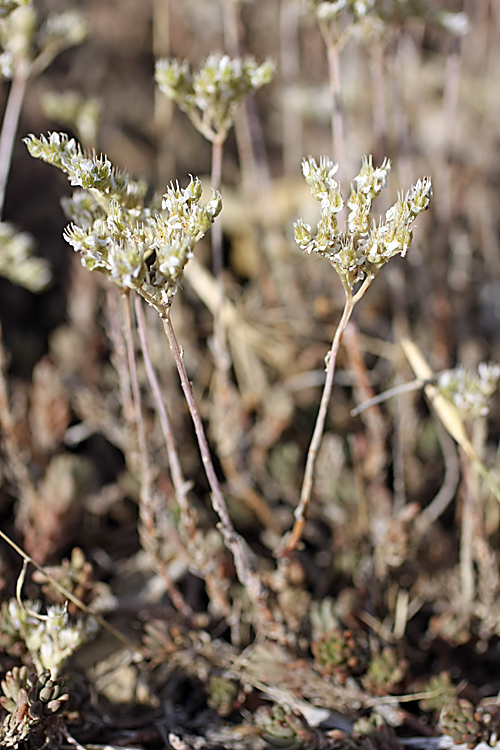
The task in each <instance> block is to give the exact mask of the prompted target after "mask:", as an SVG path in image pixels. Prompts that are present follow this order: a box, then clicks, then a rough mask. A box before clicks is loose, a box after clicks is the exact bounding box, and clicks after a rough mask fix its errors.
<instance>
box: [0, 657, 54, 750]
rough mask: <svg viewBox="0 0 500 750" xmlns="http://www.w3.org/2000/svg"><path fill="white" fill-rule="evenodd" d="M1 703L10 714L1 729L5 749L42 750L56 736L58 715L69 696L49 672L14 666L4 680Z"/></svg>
mask: <svg viewBox="0 0 500 750" xmlns="http://www.w3.org/2000/svg"><path fill="white" fill-rule="evenodd" d="M2 692H3V695H2V696H1V697H0V703H1V705H2V706H3V708H4V709H5V710H6V711H7V716H6V717H5V719H4V721H3V724H2V726H1V727H0V744H1V745H2V747H25V746H26V745H25V743H27V744H28V746H32V745H33V746H34V747H41V746H42V743H43V744H48V743H49V741H50V738H53V737H54V735H56V734H57V729H58V723H59V714H60V713H62V711H64V709H65V707H66V705H67V702H68V700H69V693H68V691H67V690H66V689H65V688H64V686H63V685H62V683H60V682H58V681H56V680H54V679H52V678H51V675H50V671H49V670H48V669H47V670H44V671H43V672H41V673H40V674H36V672H32V673H30V672H29V670H28V667H26V666H23V667H14V668H13V669H12V670H11V671H9V672H7V673H6V675H5V679H3V680H2Z"/></svg>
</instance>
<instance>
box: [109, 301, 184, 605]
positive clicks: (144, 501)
mask: <svg viewBox="0 0 500 750" xmlns="http://www.w3.org/2000/svg"><path fill="white" fill-rule="evenodd" d="M123 302H124V317H125V341H126V344H127V356H128V363H129V371H130V382H131V385H132V394H133V398H134V407H135V421H136V425H137V443H138V447H139V461H140V476H141V489H140V507H139V511H140V516H141V522H142V530H141V532H140V534H141V541H142V544H143V547H144V549H145V550H147V551H148V552H149V554H150V555H151V556H152V558H153V560H154V561H155V563H156V565H157V567H158V573H159V574H160V575H161V577H162V578H163V580H164V582H165V587H166V589H167V593H168V595H169V597H170V599H171V601H172V604H173V605H174V607H176V609H177V610H178V611H179V612H182V614H183V615H184V616H185V617H187V618H190V617H191V616H192V614H193V612H192V609H191V607H189V605H188V604H186V602H185V601H184V598H183V596H182V594H181V593H180V591H179V590H178V589H177V587H176V586H175V584H174V582H173V581H172V579H171V577H170V575H169V573H168V570H167V567H166V565H165V564H164V562H163V560H162V559H161V556H160V553H159V549H158V543H157V538H156V536H157V535H156V529H155V514H154V508H153V487H152V480H151V467H150V464H149V455H148V446H147V440H146V428H145V425H144V416H143V413H142V404H141V392H140V388H139V379H138V377H137V367H136V362H135V352H134V336H133V330H132V309H131V304H130V294H127V295H126V296H124V297H123Z"/></svg>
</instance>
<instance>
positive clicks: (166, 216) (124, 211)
mask: <svg viewBox="0 0 500 750" xmlns="http://www.w3.org/2000/svg"><path fill="white" fill-rule="evenodd" d="M25 143H26V145H27V147H28V150H29V152H30V154H31V156H33V157H35V158H37V159H42V160H43V161H46V162H47V163H49V164H53V165H54V166H56V167H59V169H61V170H62V171H63V172H64V173H65V174H66V175H67V176H68V179H69V180H70V182H71V184H72V185H73V186H76V187H80V188H83V190H84V191H85V192H82V191H78V192H77V193H76V194H75V195H74V196H73V198H72V199H70V200H67V201H65V202H64V203H63V207H64V209H65V211H66V213H67V214H68V216H69V218H70V219H71V220H72V222H73V223H71V224H70V225H69V226H68V227H66V229H65V232H64V238H65V239H66V241H67V242H68V243H69V244H70V245H71V246H72V247H73V248H74V250H75V251H77V252H79V253H80V256H81V259H82V264H83V265H84V266H85V267H86V268H88V269H89V270H91V271H93V270H97V271H100V272H101V273H103V274H105V275H106V276H108V277H109V278H110V279H111V280H112V281H113V282H114V283H115V284H117V286H119V287H120V288H121V289H122V290H126V289H135V290H136V291H137V292H138V293H139V294H141V296H143V297H144V299H145V300H146V301H147V302H148V303H149V304H150V305H152V306H153V307H155V308H156V309H157V310H158V312H159V313H160V315H163V316H164V315H165V314H166V313H167V310H168V308H169V306H170V304H171V302H172V299H173V297H174V295H175V293H176V291H177V289H178V287H179V284H180V281H181V278H182V274H183V272H184V267H185V265H186V263H187V261H188V260H189V259H190V258H191V256H192V253H193V248H194V246H195V244H196V243H197V242H198V241H199V240H200V239H201V238H202V237H203V235H204V234H205V233H206V232H207V230H208V229H209V227H210V226H211V225H212V223H213V221H214V220H215V218H216V216H218V214H219V213H220V210H221V208H222V202H221V197H220V194H219V193H218V192H213V194H212V198H211V200H209V201H208V202H207V203H206V204H205V205H202V204H201V203H200V200H201V197H202V189H201V183H200V181H199V180H198V179H197V178H196V179H195V178H193V177H191V180H190V182H189V184H188V186H187V187H185V188H181V187H180V186H179V184H178V183H176V184H174V183H172V184H171V185H170V187H169V188H168V189H167V192H166V193H165V194H164V196H163V200H162V201H161V204H160V205H158V201H157V200H156V199H153V201H152V203H151V204H150V205H148V206H147V205H145V202H144V197H145V194H146V186H145V185H144V184H143V183H139V182H135V181H134V180H132V179H130V177H129V176H128V174H127V173H126V172H125V171H121V170H117V169H116V168H115V167H113V165H112V164H111V162H110V161H109V159H107V158H106V157H105V156H100V157H98V156H96V154H91V155H87V154H85V153H84V152H83V151H82V149H81V147H80V146H79V145H78V144H77V143H76V142H75V140H74V139H70V138H69V137H68V136H67V135H66V134H65V133H51V135H50V136H49V138H45V137H44V136H41V137H40V138H35V136H33V135H31V136H29V137H28V138H26V139H25Z"/></svg>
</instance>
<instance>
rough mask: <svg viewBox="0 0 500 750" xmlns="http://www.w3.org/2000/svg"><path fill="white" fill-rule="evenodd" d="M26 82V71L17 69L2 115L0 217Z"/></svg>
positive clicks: (0, 134) (0, 137)
mask: <svg viewBox="0 0 500 750" xmlns="http://www.w3.org/2000/svg"><path fill="white" fill-rule="evenodd" d="M27 83H28V74H27V72H26V71H24V70H19V71H16V72H15V73H14V77H13V79H12V83H11V85H10V91H9V97H8V99H7V106H6V108H5V114H4V117H3V123H2V132H1V133H0V218H1V217H2V214H3V207H4V203H5V191H6V189H7V181H8V179H9V172H10V165H11V162H12V151H13V147H14V139H15V137H16V133H17V127H18V124H19V115H20V114H21V107H22V106H23V101H24V95H25V93H26V85H27Z"/></svg>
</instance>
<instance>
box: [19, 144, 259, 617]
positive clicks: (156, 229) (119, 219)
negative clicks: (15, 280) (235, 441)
mask: <svg viewBox="0 0 500 750" xmlns="http://www.w3.org/2000/svg"><path fill="white" fill-rule="evenodd" d="M25 143H26V145H27V148H28V151H29V153H30V154H31V155H32V156H33V157H34V158H38V159H42V160H43V161H45V162H47V163H49V164H53V165H54V166H56V167H58V168H59V169H61V170H62V171H63V172H64V173H65V174H66V175H67V177H68V179H69V181H70V182H71V184H72V185H73V186H74V187H76V188H79V190H77V191H76V193H75V194H74V195H73V197H72V198H71V199H69V200H66V201H64V204H63V206H64V209H65V211H66V213H67V214H68V216H69V217H70V218H71V219H72V223H71V224H70V225H69V226H68V227H66V229H65V231H64V237H65V239H66V241H67V242H68V243H69V244H70V245H71V246H72V247H73V248H74V249H75V250H76V251H77V252H78V253H79V254H80V257H81V259H82V264H83V265H84V266H85V267H86V268H87V269H88V270H90V271H99V272H100V273H102V274H104V275H105V276H107V277H108V278H109V279H110V280H111V281H113V283H114V284H116V286H118V288H119V289H120V291H121V292H122V295H124V299H125V300H128V299H129V293H130V292H131V291H135V292H137V293H138V294H139V295H140V296H141V297H143V298H144V299H145V300H146V301H147V302H148V304H149V305H151V306H152V307H154V308H155V309H156V310H157V312H158V313H159V315H160V317H161V318H162V320H163V326H164V329H165V333H166V336H167V339H168V342H169V345H170V348H171V350H172V352H173V355H174V359H175V362H176V366H177V369H178V373H179V377H180V381H181V386H182V389H183V392H184V395H185V397H186V401H187V403H188V407H189V411H190V414H191V417H192V420H193V423H194V427H195V432H196V437H197V440H198V445H199V448H200V452H201V455H202V460H203V466H204V469H205V472H206V474H207V479H208V481H209V485H210V489H211V493H212V494H211V499H212V505H213V508H214V510H215V512H216V513H217V515H218V516H219V519H220V525H219V529H220V531H221V533H222V537H223V539H224V542H225V544H226V546H227V548H228V549H229V550H230V551H231V552H232V554H233V557H234V561H235V567H236V572H237V575H238V578H239V580H240V582H241V584H242V585H243V586H244V587H245V588H246V591H247V593H248V595H249V598H250V600H251V601H252V602H253V604H254V605H255V607H256V610H257V612H259V613H260V617H258V618H257V619H258V620H259V621H260V622H261V623H269V621H270V618H271V616H270V612H269V610H268V608H267V605H266V603H265V592H264V589H263V586H262V584H261V581H260V578H259V577H258V575H257V574H256V573H255V572H254V570H253V563H252V555H251V552H250V549H249V547H248V545H247V543H246V542H245V541H244V540H243V538H242V537H241V536H240V535H239V534H237V533H236V531H235V529H234V526H233V523H232V521H231V519H230V517H229V513H228V510H227V505H226V502H225V499H224V497H223V495H222V491H221V488H220V484H219V481H218V479H217V475H216V472H215V468H214V466H213V462H212V458H211V454H210V449H209V447H208V441H207V439H206V436H205V430H204V427H203V423H202V420H201V417H200V415H199V412H198V409H197V407H196V404H195V400H194V394H193V389H192V385H191V383H190V381H189V378H188V375H187V372H186V369H185V366H184V361H183V357H182V352H181V349H180V346H179V343H178V341H177V337H176V335H175V331H174V328H173V326H172V322H171V319H170V309H171V305H172V301H173V298H174V296H175V294H176V292H177V290H178V288H179V285H180V282H181V280H182V276H183V272H184V268H185V266H186V264H187V262H188V261H189V259H190V257H191V256H192V253H193V249H194V246H195V245H196V243H197V242H198V241H199V240H200V239H201V238H202V237H203V236H204V234H205V233H206V231H207V230H208V228H209V227H210V226H211V225H212V223H213V222H214V220H215V218H216V217H217V215H218V214H219V213H220V210H221V208H222V202H221V196H220V194H219V193H218V192H217V191H213V193H212V197H211V199H210V200H209V201H208V202H207V203H206V204H202V203H201V197H202V189H201V183H200V181H199V180H198V179H197V178H193V177H191V180H190V182H189V184H188V185H187V187H185V188H181V187H180V186H179V184H178V183H175V184H174V183H171V185H170V187H169V188H168V189H167V192H166V193H165V194H164V196H163V200H162V201H160V200H159V199H157V198H153V199H152V201H150V202H149V204H147V203H146V202H145V195H146V186H145V185H144V184H143V183H140V182H136V181H134V180H132V179H131V178H130V177H129V175H128V174H127V173H126V172H125V171H122V170H118V169H116V168H115V167H114V166H113V165H112V164H111V162H110V161H109V159H107V157H106V156H99V157H98V156H97V155H96V154H95V153H92V154H87V153H85V152H84V151H83V150H82V148H81V147H80V146H79V144H77V143H76V141H75V140H74V139H72V138H69V136H67V135H66V134H65V133H51V134H50V135H49V137H48V138H47V137H45V136H43V135H42V136H41V137H40V138H36V137H35V136H34V135H30V136H28V137H27V138H26V139H25ZM136 310H137V306H136ZM140 314H141V313H140V310H139V311H138V319H139V318H140ZM125 316H126V329H127V331H126V336H127V349H128V357H129V371H130V378H131V383H132V389H133V392H134V401H135V407H136V424H137V430H138V443H139V449H140V454H141V466H140V472H141V485H142V486H141V515H142V517H143V520H144V525H145V527H146V528H149V529H150V530H153V529H154V511H153V509H152V508H153V501H152V488H151V479H150V469H149V465H148V460H149V459H148V455H147V446H146V435H145V430H144V424H143V421H142V417H141V409H140V394H139V386H138V381H137V375H136V368H135V362H134V354H133V348H134V346H133V341H132V331H131V315H130V307H128V304H127V307H126V310H125ZM177 498H178V502H179V506H180V508H181V510H182V513H183V517H184V521H185V522H186V525H188V526H190V524H191V521H190V520H188V516H190V514H191V509H190V508H189V507H188V505H187V499H186V496H185V491H183V490H179V491H178V493H177ZM152 533H153V531H150V532H149V534H150V535H151V534H152ZM194 533H195V531H194V529H191V532H190V534H191V535H193V534H194ZM192 538H194V537H193V536H192ZM153 554H154V552H153Z"/></svg>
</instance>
